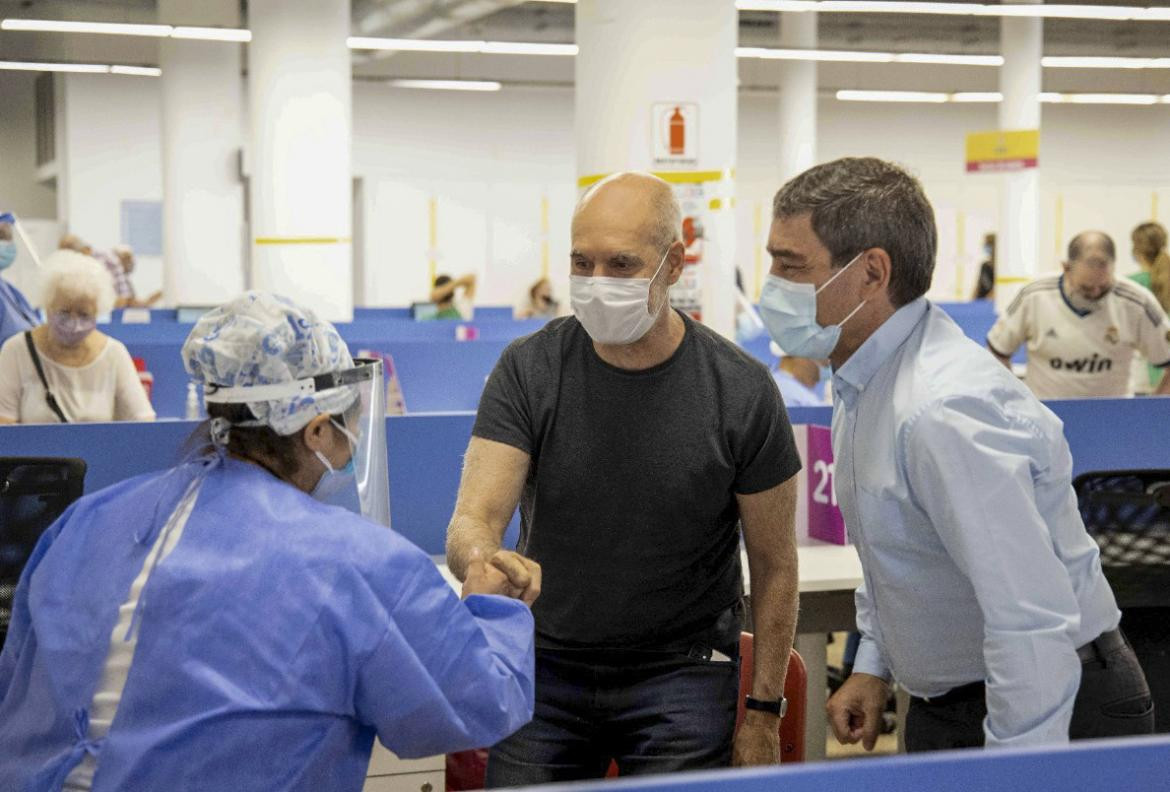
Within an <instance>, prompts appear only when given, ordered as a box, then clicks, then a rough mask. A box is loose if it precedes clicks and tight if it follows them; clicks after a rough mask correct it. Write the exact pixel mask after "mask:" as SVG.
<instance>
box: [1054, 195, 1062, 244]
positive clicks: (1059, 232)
mask: <svg viewBox="0 0 1170 792" xmlns="http://www.w3.org/2000/svg"><path fill="white" fill-rule="evenodd" d="M1053 225H1054V226H1055V227H1056V233H1055V234H1054V235H1053V244H1054V245H1055V247H1056V257H1057V258H1058V259H1059V258H1060V257H1061V256H1062V255H1064V193H1057V194H1056V218H1055V222H1054V223H1053Z"/></svg>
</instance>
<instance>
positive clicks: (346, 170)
mask: <svg viewBox="0 0 1170 792" xmlns="http://www.w3.org/2000/svg"><path fill="white" fill-rule="evenodd" d="M349 24H350V10H349V2H348V0H313V2H304V3H297V4H296V11H295V13H294V12H292V11H290V9H289V3H288V2H286V0H251V1H250V2H249V3H248V25H249V27H250V28H251V30H252V43H251V45H250V46H249V48H248V96H249V109H250V112H251V125H252V134H251V148H250V149H249V152H248V155H249V156H248V160H249V167H250V186H251V210H252V212H251V220H252V227H251V236H252V267H251V275H252V277H251V285H252V286H253V288H256V289H262V290H267V291H273V292H276V293H277V294H282V295H284V296H286V297H289V298H290V299H292V300H294V301H296V302H298V303H300V304H302V305H306V306H308V307H310V308H313V309H314V310H316V311H317V312H318V314H319V315H320V316H322V317H323V318H326V319H331V320H334V321H350V320H351V319H352V318H353V259H352V256H351V248H352V244H351V239H350V233H351V231H350V227H351V203H352V187H351V178H352V177H351V169H350V106H351V87H350V58H349V49H348V47H347V46H346V43H345V41H346V38H347V37H348V35H349Z"/></svg>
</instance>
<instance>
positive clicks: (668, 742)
mask: <svg viewBox="0 0 1170 792" xmlns="http://www.w3.org/2000/svg"><path fill="white" fill-rule="evenodd" d="M724 632H725V634H726V636H727V637H730V636H731V635H734V641H733V642H729V641H727V640H720V641H717V642H716V643H717V645H716V646H711V645H709V644H704V643H695V644H693V645H691V646H689V647H688V646H679V647H676V648H675V649H674V650H657V651H646V650H642V651H638V650H621V651H608V652H604V653H602V652H597V651H584V650H549V649H537V652H536V711H535V714H534V716H533V718H532V721H531V722H530V723H528V724H527V725H525V726H524V727H523V728H521V729H520V730H519V731H518V732H516V733H515V734H513V735H512V736H511V737H509V738H507V739H505V740H503V741H502V742H500V743H498V744H497V745H495V746H494V747H493V748H492V749H491V753H490V754H489V756H488V767H487V779H486V785H487V788H488V789H496V788H500V787H511V786H527V785H530V784H547V783H553V782H557V781H580V780H585V779H592V778H602V777H604V776H605V774H606V772H607V771H608V769H609V765H610V762H611V761H613V762H616V763H617V766H618V772H619V773H620V774H621V775H623V776H628V775H649V774H656V773H672V772H677V771H680V770H697V769H706V768H717V767H727V766H728V765H729V764H730V763H731V744H732V738H733V736H734V731H735V713H736V706H737V704H738V698H739V657H738V654H739V653H738V641H739V626H738V622H737V623H735V624H734V629H733V630H724ZM712 649H715V650H716V651H718V652H720V653H722V654H723V655H726V656H727V657H729V658H730V659H729V660H722V659H718V656H716V657H715V658H714V659H713V658H712V655H711V650H712Z"/></svg>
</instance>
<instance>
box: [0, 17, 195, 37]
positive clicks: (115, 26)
mask: <svg viewBox="0 0 1170 792" xmlns="http://www.w3.org/2000/svg"><path fill="white" fill-rule="evenodd" d="M171 29H172V28H171V26H170V25H139V24H128V23H122V22H74V21H71V20H64V19H5V20H4V21H3V22H0V30H21V31H32V32H39V33H102V34H105V35H110V36H150V37H153V38H166V37H167V36H169V35H170V34H171Z"/></svg>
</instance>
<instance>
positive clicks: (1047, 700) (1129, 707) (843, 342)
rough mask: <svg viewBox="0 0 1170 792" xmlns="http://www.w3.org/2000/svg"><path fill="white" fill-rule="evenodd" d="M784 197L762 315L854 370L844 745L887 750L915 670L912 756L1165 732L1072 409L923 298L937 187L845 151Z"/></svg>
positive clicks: (845, 509) (838, 420)
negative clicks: (1073, 439)
mask: <svg viewBox="0 0 1170 792" xmlns="http://www.w3.org/2000/svg"><path fill="white" fill-rule="evenodd" d="M773 208H774V212H773V214H774V218H775V219H774V221H773V224H772V229H771V233H770V236H769V240H768V249H769V252H770V253H771V254H772V271H771V272H772V274H771V275H770V276H769V283H768V285H767V286H766V287H765V289H764V293H763V294H762V296H761V300H760V303H761V308H760V309H761V314H762V317H763V319H764V321H765V324H766V325H768V328H769V331H770V332H771V333H772V335H773V337H774V338H776V340H777V342H778V343H779V344H780V345H781V346H782V347H783V348H784V349H785V350H787V351H789V352H791V353H792V354H799V355H805V356H808V357H822V356H825V355H828V357H829V358H830V360H831V361H832V364H833V371H834V376H833V380H832V384H833V402H834V404H833V453H834V457H835V460H836V475H837V480H836V484H835V486H836V493H837V499H838V502H839V504H840V507H841V511H842V513H843V515H844V517H845V523H846V526H847V528H848V531H849V535H850V538H851V539H852V541H853V543H854V544H855V545H856V546H857V550H858V553H859V555H860V557H861V563H862V569H863V583H862V585H861V587H860V588H859V589H858V591H857V595H856V604H857V625H858V629H859V630H860V632H861V633H862V641H861V646H860V648H859V650H858V653H857V659H856V662H855V664H854V669H853V675H852V676H851V677H850V678H849V679H848V680H847V681H846V682H845V684H844V685H843V686H842V687H841V689H840V690H839V691H838V692H837V694H836V695H834V696H833V698H832V699H831V700H830V702H829V707H828V710H829V719H830V724H831V726H832V728H833V730H834V732H835V733H836V736H837V738H838V740H840V741H841V742H845V743H855V742H858V741H861V742H862V743H863V745H864V747H865V748H866V749H867V750H869V749H872V748H873V745H874V743H875V741H876V738H877V735H878V732H879V728H880V725H881V712H882V709H883V707H884V705H885V701H886V698H887V696H888V694H889V687H888V686H889V683H890V682H892V681H894V680H897V681H898V682H899V683H900V684H901V685H902V686H903V687H904V688H905V689H906V690H908V691H909V692H910V694H911V697H912V698H911V704H910V710H909V713H908V716H907V722H906V745H907V748H908V749H909V750H911V751H919V750H933V749H947V748H962V747H973V746H983V745H987V746H1018V745H1038V744H1051V743H1061V742H1065V741H1067V740H1068V739H1069V738H1070V736H1071V737H1073V738H1080V737H1099V736H1116V735H1121V734H1134V733H1147V732H1150V731H1152V729H1153V717H1152V710H1153V705H1152V703H1151V699H1150V694H1149V689H1148V687H1147V685H1146V682H1145V678H1144V676H1143V675H1142V672H1141V669H1140V667H1139V666H1138V664H1137V660H1136V658H1135V657H1134V655H1133V652H1132V650H1131V649H1130V648H1129V645H1128V643H1127V642H1126V641H1125V639H1124V637H1123V636H1122V635H1121V633H1120V631H1119V630H1118V629H1117V626H1118V623H1119V620H1120V612H1119V611H1118V609H1117V605H1116V602H1115V601H1114V597H1113V592H1112V591H1111V590H1110V588H1109V584H1108V583H1107V582H1106V581H1105V578H1104V576H1103V575H1102V573H1101V565H1100V560H1099V557H1098V550H1097V546H1096V544H1095V543H1094V542H1093V540H1092V539H1091V538H1090V537H1089V536H1088V534H1087V533H1086V531H1085V528H1084V524H1083V523H1082V521H1081V517H1080V514H1079V512H1078V510H1077V501H1076V496H1075V494H1074V492H1073V489H1072V487H1071V476H1072V458H1071V455H1070V454H1069V449H1068V444H1067V443H1066V442H1065V439H1064V435H1063V430H1062V426H1061V423H1060V420H1059V419H1058V418H1057V417H1056V416H1055V415H1053V414H1052V413H1051V412H1050V411H1049V410H1048V409H1047V408H1045V407H1044V406H1043V405H1042V404H1041V403H1040V402H1039V401H1038V400H1037V399H1036V398H1035V397H1034V396H1033V395H1032V394H1031V392H1030V391H1029V390H1028V389H1027V388H1026V387H1025V386H1023V385H1022V384H1021V383H1020V382H1019V381H1018V380H1016V378H1015V377H1013V376H1012V375H1011V373H1010V372H1009V371H1008V370H1007V369H1006V368H1004V367H1003V366H1001V365H1000V364H999V363H998V362H997V361H996V360H995V358H993V357H992V356H991V355H990V354H988V353H987V352H986V351H985V350H984V349H982V348H981V347H979V346H978V345H977V344H975V343H974V342H972V341H970V340H968V339H967V338H966V337H965V336H964V335H963V333H962V331H961V330H960V329H959V328H958V326H957V325H955V323H954V322H953V321H951V319H949V318H948V317H947V316H946V314H944V313H943V312H942V311H941V310H939V309H938V308H937V307H936V306H933V305H931V304H930V303H929V302H928V301H927V300H926V299H925V298H924V297H923V295H924V294H925V293H926V291H927V289H928V288H929V286H930V279H931V275H932V272H933V269H934V259H935V254H936V248H937V234H936V230H935V225H934V215H933V211H932V209H931V207H930V204H929V203H928V202H927V200H926V197H925V195H924V194H923V192H922V188H921V186H920V185H919V184H918V182H917V181H916V180H915V179H914V178H913V177H912V176H910V175H909V174H907V173H906V172H905V171H903V170H901V169H900V168H898V167H896V166H894V165H891V164H889V163H885V162H882V161H880V160H876V159H871V158H865V159H844V160H838V161H836V162H831V163H828V164H825V165H821V166H818V167H816V168H813V169H811V170H810V171H807V172H805V173H804V174H802V175H801V176H798V177H797V178H796V179H794V180H792V181H791V182H789V183H788V184H786V185H785V186H784V187H783V188H782V189H781V190H780V192H779V193H778V194H777V195H776V199H775V202H774V207H773Z"/></svg>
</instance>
